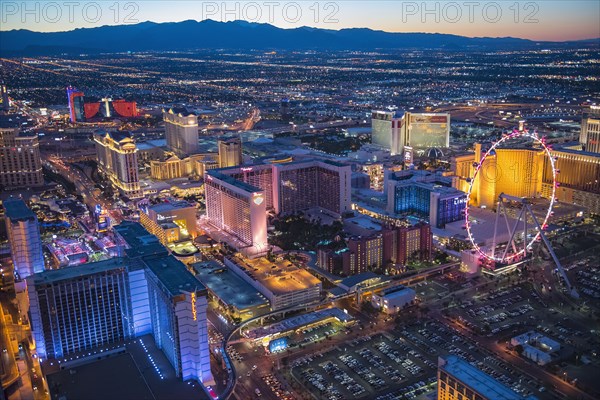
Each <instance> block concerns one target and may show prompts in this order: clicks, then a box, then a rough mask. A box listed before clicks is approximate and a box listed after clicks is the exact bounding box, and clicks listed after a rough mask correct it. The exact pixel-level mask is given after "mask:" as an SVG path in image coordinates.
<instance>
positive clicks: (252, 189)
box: [206, 167, 263, 193]
mask: <svg viewBox="0 0 600 400" xmlns="http://www.w3.org/2000/svg"><path fill="white" fill-rule="evenodd" d="M234 168H235V167H234ZM227 169H229V168H218V169H211V170H208V171H206V175H208V176H209V177H212V178H214V179H218V180H220V181H222V182H225V183H227V184H229V185H232V186H235V187H236V188H238V189H241V190H243V191H245V192H248V193H256V192H262V191H263V190H262V189H261V188H259V187H256V186H252V185H249V184H247V183H246V182H243V181H240V180H237V179H235V178H234V177H232V176H229V175H226V174H224V173H223V171H225V170H227Z"/></svg>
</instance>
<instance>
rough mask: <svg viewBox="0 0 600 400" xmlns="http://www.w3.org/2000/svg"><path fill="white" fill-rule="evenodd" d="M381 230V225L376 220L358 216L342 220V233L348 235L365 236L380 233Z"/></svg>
mask: <svg viewBox="0 0 600 400" xmlns="http://www.w3.org/2000/svg"><path fill="white" fill-rule="evenodd" d="M382 228H383V227H382V226H381V224H379V223H378V222H377V221H376V220H374V219H373V218H370V217H367V216H365V215H359V216H357V217H353V218H347V219H345V220H344V231H346V232H347V233H349V234H350V235H356V236H365V235H369V234H373V233H377V232H381V230H382Z"/></svg>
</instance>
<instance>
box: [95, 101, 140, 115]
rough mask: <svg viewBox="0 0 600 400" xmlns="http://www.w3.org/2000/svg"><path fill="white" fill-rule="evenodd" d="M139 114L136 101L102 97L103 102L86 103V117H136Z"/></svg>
mask: <svg viewBox="0 0 600 400" xmlns="http://www.w3.org/2000/svg"><path fill="white" fill-rule="evenodd" d="M137 116H139V113H138V111H137V103H136V102H135V101H125V100H114V101H113V100H112V99H102V101H101V102H94V103H86V104H85V118H86V119H91V118H95V117H103V118H110V117H123V118H134V117H137Z"/></svg>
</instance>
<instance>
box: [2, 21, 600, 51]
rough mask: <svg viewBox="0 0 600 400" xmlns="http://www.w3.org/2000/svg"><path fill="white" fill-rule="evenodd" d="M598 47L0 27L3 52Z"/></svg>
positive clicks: (309, 32)
mask: <svg viewBox="0 0 600 400" xmlns="http://www.w3.org/2000/svg"><path fill="white" fill-rule="evenodd" d="M582 47H594V48H598V47H600V39H590V40H583V41H572V42H539V41H532V40H528V39H519V38H512V37H503V38H490V37H473V38H471V37H465V36H458V35H451V34H443V33H392V32H384V31H378V30H372V29H368V28H350V29H341V30H330V29H319V28H310V27H299V28H293V29H282V28H278V27H275V26H273V25H269V24H262V23H250V22H246V21H231V22H217V21H212V20H204V21H192V20H188V21H182V22H165V23H156V22H142V23H139V24H132V25H114V26H101V27H97V28H79V29H74V30H71V31H65V32H33V31H30V30H26V29H17V30H10V31H0V53H1V54H2V55H3V56H5V57H10V56H27V55H29V56H32V55H53V54H61V53H67V54H80V53H105V52H108V53H114V52H124V51H132V52H139V51H182V50H197V49H236V50H250V49H256V50H376V49H379V50H391V49H417V50H423V49H439V50H449V51H452V50H454V51H469V50H527V49H542V48H544V49H545V48H582Z"/></svg>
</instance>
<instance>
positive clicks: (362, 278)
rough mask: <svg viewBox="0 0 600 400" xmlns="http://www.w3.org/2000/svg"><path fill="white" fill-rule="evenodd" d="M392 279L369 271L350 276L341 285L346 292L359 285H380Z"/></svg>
mask: <svg viewBox="0 0 600 400" xmlns="http://www.w3.org/2000/svg"><path fill="white" fill-rule="evenodd" d="M389 279H390V278H388V277H385V276H382V275H377V274H376V273H375V272H372V271H367V272H362V273H360V274H357V275H352V276H349V277H348V278H346V279H344V280H342V281H341V282H340V284H339V286H340V287H342V288H343V289H345V290H347V291H348V290H352V289H353V288H354V287H355V286H357V285H371V284H380V283H383V282H386V281H388V280H389Z"/></svg>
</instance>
